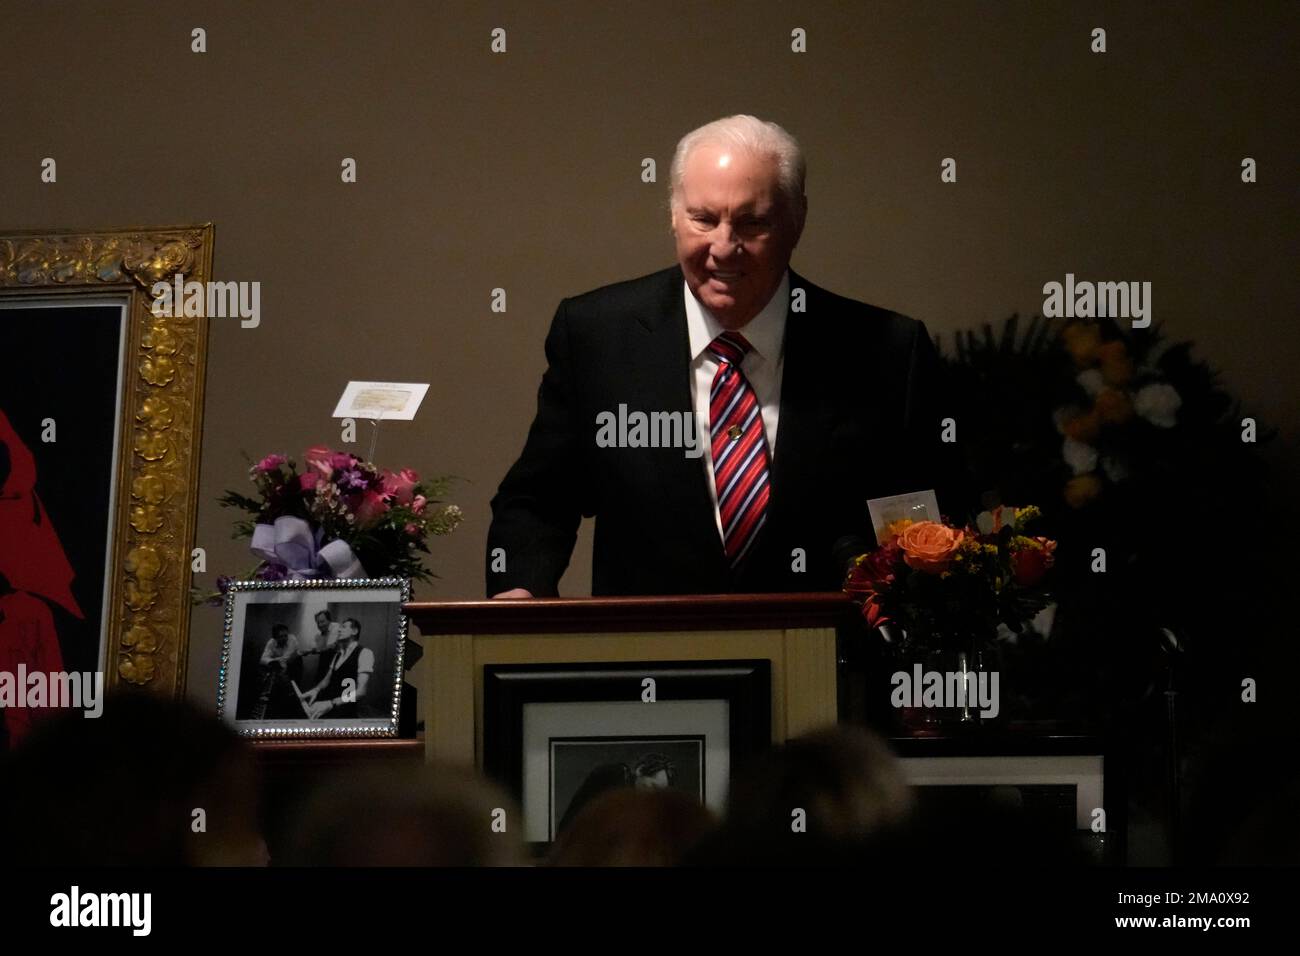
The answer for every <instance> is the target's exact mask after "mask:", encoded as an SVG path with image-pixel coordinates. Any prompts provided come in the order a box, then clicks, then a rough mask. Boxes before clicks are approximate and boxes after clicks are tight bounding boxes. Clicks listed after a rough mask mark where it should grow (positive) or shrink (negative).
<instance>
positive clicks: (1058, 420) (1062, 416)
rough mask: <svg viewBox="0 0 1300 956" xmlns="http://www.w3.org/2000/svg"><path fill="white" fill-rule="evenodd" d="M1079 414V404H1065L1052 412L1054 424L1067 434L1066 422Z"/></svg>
mask: <svg viewBox="0 0 1300 956" xmlns="http://www.w3.org/2000/svg"><path fill="white" fill-rule="evenodd" d="M1078 414H1079V406H1078V405H1065V406H1063V407H1061V408H1058V409H1057V410H1056V411H1054V412H1052V424H1054V425H1055V426H1056V430H1057V432H1059V433H1060V434H1062V435H1064V434H1065V423H1066V422H1068V421H1069V420H1070V419H1072V418H1075V417H1077V416H1078Z"/></svg>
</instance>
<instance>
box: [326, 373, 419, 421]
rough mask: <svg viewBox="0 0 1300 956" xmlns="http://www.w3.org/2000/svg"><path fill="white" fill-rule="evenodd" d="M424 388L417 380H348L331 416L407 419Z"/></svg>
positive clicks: (415, 407) (410, 417)
mask: <svg viewBox="0 0 1300 956" xmlns="http://www.w3.org/2000/svg"><path fill="white" fill-rule="evenodd" d="M428 390H429V386H428V384H427V383H426V384H420V383H418V382H348V387H347V388H345V389H343V397H342V398H340V399H339V404H338V407H337V408H336V409H334V416H333V417H335V418H367V419H371V420H379V419H383V420H384V421H392V420H394V419H398V420H404V421H410V420H411V419H413V418H415V412H416V409H418V408H419V407H420V402H422V401H424V393H425V392H427V391H428Z"/></svg>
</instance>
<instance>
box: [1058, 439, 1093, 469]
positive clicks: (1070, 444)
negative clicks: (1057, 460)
mask: <svg viewBox="0 0 1300 956" xmlns="http://www.w3.org/2000/svg"><path fill="white" fill-rule="evenodd" d="M1061 455H1062V457H1063V458H1065V463H1066V464H1067V465H1069V466H1070V469H1071V470H1072V471H1073V472H1074V473H1075V474H1076V475H1086V474H1087V473H1088V472H1090V471H1092V470H1094V469H1095V468H1096V467H1097V449H1095V448H1093V447H1092V446H1091V445H1089V444H1086V443H1085V442H1081V441H1076V440H1075V439H1073V438H1067V439H1066V440H1065V442H1064V443H1063V444H1062V445H1061Z"/></svg>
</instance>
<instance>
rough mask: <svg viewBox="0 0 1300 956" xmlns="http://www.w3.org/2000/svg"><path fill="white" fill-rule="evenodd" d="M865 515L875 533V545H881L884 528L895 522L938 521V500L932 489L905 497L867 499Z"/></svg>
mask: <svg viewBox="0 0 1300 956" xmlns="http://www.w3.org/2000/svg"><path fill="white" fill-rule="evenodd" d="M867 513H868V514H869V515H870V516H871V529H872V530H873V531H874V532H875V533H876V544H880V543H881V539H882V538H883V537H884V532H885V528H887V527H889V525H891V524H893V523H894V522H895V521H901V520H902V519H903V518H911V519H912V520H913V521H939V520H941V519H940V516H939V500H938V499H937V498H936V497H935V494H934V489H932V488H931V489H927V490H926V491H913V492H909V493H908V494H905V495H889V496H888V497H885V498H869V499H867Z"/></svg>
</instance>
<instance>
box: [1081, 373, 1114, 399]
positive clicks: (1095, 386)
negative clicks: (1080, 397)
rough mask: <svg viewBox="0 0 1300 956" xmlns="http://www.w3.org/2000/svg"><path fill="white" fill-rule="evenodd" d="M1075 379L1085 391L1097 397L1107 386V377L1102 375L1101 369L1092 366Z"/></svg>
mask: <svg viewBox="0 0 1300 956" xmlns="http://www.w3.org/2000/svg"><path fill="white" fill-rule="evenodd" d="M1075 381H1077V382H1078V383H1079V385H1080V386H1081V387H1082V388H1083V390H1084V391H1085V392H1087V393H1088V394H1089V395H1091V396H1092V397H1093V398H1096V397H1097V395H1098V394H1100V393H1101V390H1102V389H1103V388H1105V387H1106V379H1104V378H1103V377H1102V375H1101V369H1097V368H1090V369H1088V370H1087V371H1086V372H1080V373H1079V374H1078V375H1077V376H1076V377H1075Z"/></svg>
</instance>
